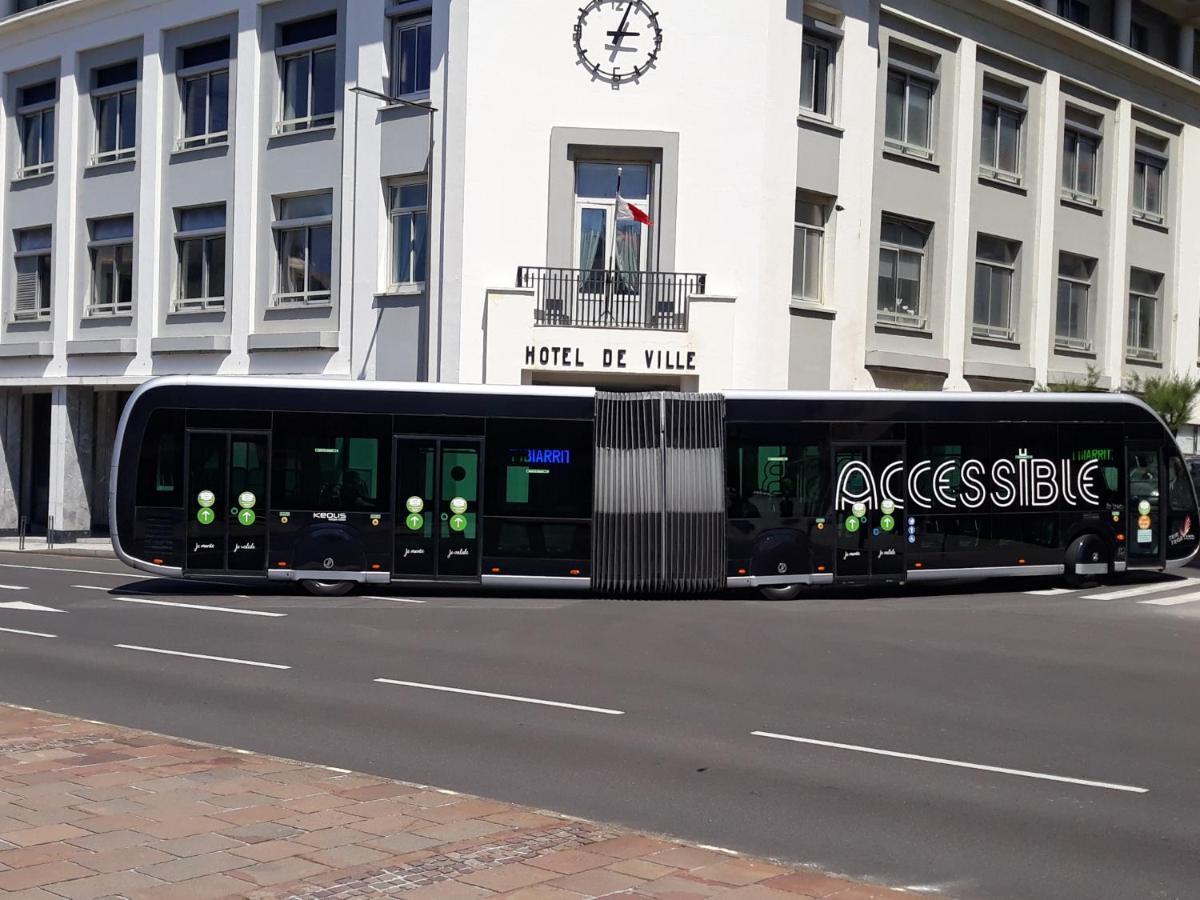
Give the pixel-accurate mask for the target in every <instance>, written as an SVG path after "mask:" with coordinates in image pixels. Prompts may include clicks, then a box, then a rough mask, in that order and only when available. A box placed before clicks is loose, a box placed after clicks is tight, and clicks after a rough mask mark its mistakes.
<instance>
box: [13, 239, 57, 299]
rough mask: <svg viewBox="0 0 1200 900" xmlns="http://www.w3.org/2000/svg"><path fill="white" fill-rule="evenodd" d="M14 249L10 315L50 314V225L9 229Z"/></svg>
mask: <svg viewBox="0 0 1200 900" xmlns="http://www.w3.org/2000/svg"><path fill="white" fill-rule="evenodd" d="M13 237H14V238H15V244H16V248H17V252H16V254H15V262H16V268H17V292H16V302H15V303H14V304H13V319H14V320H16V321H18V322H28V321H32V320H36V319H48V318H50V229H49V228H23V229H19V230H17V231H15V232H14V233H13Z"/></svg>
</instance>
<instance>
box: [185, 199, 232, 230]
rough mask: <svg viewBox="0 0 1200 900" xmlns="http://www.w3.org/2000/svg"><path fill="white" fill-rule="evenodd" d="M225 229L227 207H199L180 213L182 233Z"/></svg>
mask: <svg viewBox="0 0 1200 900" xmlns="http://www.w3.org/2000/svg"><path fill="white" fill-rule="evenodd" d="M224 227H225V205H224V204H222V203H218V204H216V205H214V206H197V207H193V208H192V209H184V210H180V212H179V230H180V231H202V230H207V229H210V228H224Z"/></svg>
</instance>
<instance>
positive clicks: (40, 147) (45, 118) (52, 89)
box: [17, 81, 58, 178]
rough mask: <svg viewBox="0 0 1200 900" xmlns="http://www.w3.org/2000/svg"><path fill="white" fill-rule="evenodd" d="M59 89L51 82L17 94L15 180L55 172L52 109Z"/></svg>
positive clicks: (23, 89)
mask: <svg viewBox="0 0 1200 900" xmlns="http://www.w3.org/2000/svg"><path fill="white" fill-rule="evenodd" d="M57 97H58V87H57V85H56V84H55V83H54V82H53V81H46V82H43V83H42V84H35V85H30V86H29V87H26V88H21V89H20V90H19V91H18V92H17V128H18V130H19V134H20V138H21V159H20V161H19V163H18V165H17V177H18V178H32V177H34V176H37V175H49V174H50V173H51V172H53V171H54V107H55V103H56V102H57Z"/></svg>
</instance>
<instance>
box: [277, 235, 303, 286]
mask: <svg viewBox="0 0 1200 900" xmlns="http://www.w3.org/2000/svg"><path fill="white" fill-rule="evenodd" d="M307 243H308V235H307V234H306V232H305V230H304V229H303V228H296V229H293V230H291V231H281V232H280V233H279V293H281V294H303V293H304V258H305V255H306V249H307Z"/></svg>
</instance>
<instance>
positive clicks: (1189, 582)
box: [1083, 578, 1200, 600]
mask: <svg viewBox="0 0 1200 900" xmlns="http://www.w3.org/2000/svg"><path fill="white" fill-rule="evenodd" d="M1197 585H1200V578H1180V579H1178V580H1177V581H1156V582H1154V583H1153V584H1139V585H1138V586H1137V587H1131V588H1125V589H1123V590H1119V591H1107V592H1103V593H1099V594H1085V595H1084V598H1083V599H1084V600H1126V599H1128V598H1129V597H1144V596H1146V595H1147V594H1161V593H1164V592H1166V591H1177V590H1179V589H1180V588H1186V587H1196V586H1197Z"/></svg>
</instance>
